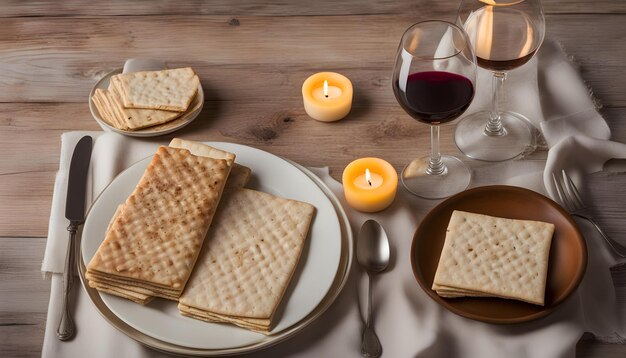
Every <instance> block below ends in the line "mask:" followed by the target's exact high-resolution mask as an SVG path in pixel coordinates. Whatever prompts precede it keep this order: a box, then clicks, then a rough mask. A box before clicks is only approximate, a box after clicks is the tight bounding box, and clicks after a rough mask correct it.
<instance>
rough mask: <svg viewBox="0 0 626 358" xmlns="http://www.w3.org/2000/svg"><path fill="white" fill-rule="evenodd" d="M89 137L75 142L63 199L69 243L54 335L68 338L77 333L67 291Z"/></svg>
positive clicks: (80, 220)
mask: <svg viewBox="0 0 626 358" xmlns="http://www.w3.org/2000/svg"><path fill="white" fill-rule="evenodd" d="M91 146H92V139H91V137H90V136H84V137H82V138H81V139H80V140H79V141H78V144H76V147H75V148H74V153H73V154H72V162H71V163H70V175H69V179H68V183H67V199H66V200H65V217H66V218H67V219H68V220H69V221H70V225H69V226H68V227H67V231H69V232H70V234H69V243H68V245H67V256H66V257H65V271H64V272H63V310H62V311H61V320H60V321H59V328H58V329H57V337H58V338H59V339H60V340H62V341H67V340H69V339H71V338H72V337H74V333H75V332H76V329H75V326H74V320H73V319H72V312H71V310H70V294H71V292H72V284H73V283H74V270H75V269H76V258H75V257H76V255H75V247H76V231H77V230H78V227H79V226H80V225H82V224H83V222H84V221H85V191H86V189H87V173H88V170H89V161H90V160H91Z"/></svg>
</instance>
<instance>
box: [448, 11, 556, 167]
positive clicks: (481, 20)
mask: <svg viewBox="0 0 626 358" xmlns="http://www.w3.org/2000/svg"><path fill="white" fill-rule="evenodd" d="M457 24H458V25H459V26H463V27H464V29H465V31H466V32H467V34H468V36H469V38H470V41H471V42H472V45H473V47H474V51H475V53H476V58H477V61H478V66H480V67H482V68H484V69H487V70H490V71H491V72H492V73H493V79H492V84H493V85H492V87H493V89H492V101H491V106H492V107H491V111H481V112H477V113H473V114H471V115H468V116H466V117H465V118H463V119H462V120H461V121H460V122H459V123H458V124H457V127H456V130H455V134H454V140H455V143H456V145H457V147H458V148H459V150H461V152H463V154H465V155H467V156H468V157H470V158H474V159H480V160H485V161H492V162H498V161H503V160H508V159H512V158H515V157H517V156H518V155H520V154H522V153H524V152H525V151H526V150H527V149H528V148H534V137H533V132H532V125H531V124H530V121H529V120H528V119H527V118H526V117H524V116H523V115H521V114H519V113H515V112H511V111H502V110H501V109H500V108H499V103H498V102H499V99H500V97H501V95H502V91H503V86H504V80H505V79H506V71H509V70H512V69H514V68H517V67H519V66H521V65H523V64H525V63H526V62H528V61H529V60H530V59H531V58H532V57H533V55H534V54H535V53H536V52H537V49H539V46H540V45H541V43H542V42H543V37H544V33H545V20H544V16H543V10H542V8H541V3H540V2H539V0H516V1H511V0H509V1H506V0H498V1H495V0H463V1H462V2H461V6H460V8H459V14H458V19H457Z"/></svg>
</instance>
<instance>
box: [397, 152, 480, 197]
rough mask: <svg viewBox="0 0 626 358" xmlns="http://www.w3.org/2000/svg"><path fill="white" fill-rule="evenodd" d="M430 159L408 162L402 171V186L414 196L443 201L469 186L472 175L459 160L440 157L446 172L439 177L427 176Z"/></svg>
mask: <svg viewBox="0 0 626 358" xmlns="http://www.w3.org/2000/svg"><path fill="white" fill-rule="evenodd" d="M429 160H430V157H424V158H418V159H415V160H414V161H412V162H410V163H409V164H408V165H407V166H406V167H404V170H403V171H402V176H401V179H402V184H403V185H404V187H405V188H406V189H407V190H408V191H409V192H411V193H412V194H414V195H417V196H419V197H422V198H426V199H443V198H447V197H449V196H451V195H454V194H456V193H459V192H461V191H463V190H465V189H467V187H468V186H469V183H470V179H471V177H472V174H471V172H470V170H469V168H468V167H467V166H466V165H465V164H463V162H462V161H461V160H459V159H458V158H455V157H453V156H449V155H442V156H441V160H442V161H443V164H444V165H445V166H446V170H445V171H444V172H443V174H441V175H432V174H428V173H427V172H426V170H427V169H428V161H429Z"/></svg>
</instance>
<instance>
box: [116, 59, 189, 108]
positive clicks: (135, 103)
mask: <svg viewBox="0 0 626 358" xmlns="http://www.w3.org/2000/svg"><path fill="white" fill-rule="evenodd" d="M111 83H112V84H113V85H114V86H115V87H116V89H117V90H118V92H119V94H120V96H121V97H122V100H123V102H124V107H126V108H147V109H163V110H168V111H177V112H185V111H186V110H187V108H188V107H189V104H190V103H191V100H192V99H193V98H194V96H195V95H196V92H198V86H200V79H199V78H198V76H197V75H196V73H195V72H194V71H193V69H192V68H191V67H185V68H176V69H171V70H161V71H143V72H133V73H121V74H119V75H115V76H112V77H111Z"/></svg>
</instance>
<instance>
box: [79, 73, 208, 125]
mask: <svg viewBox="0 0 626 358" xmlns="http://www.w3.org/2000/svg"><path fill="white" fill-rule="evenodd" d="M118 73H122V69H121V68H118V69H115V70H113V71H111V72H109V73H107V74H106V75H105V76H104V77H102V78H101V79H100V80H99V81H98V82H97V83H96V84H95V85H94V86H93V88H92V89H91V92H89V110H90V111H91V115H92V116H93V118H94V119H95V120H96V122H98V124H99V125H100V127H101V128H102V130H104V131H113V132H116V133H120V134H123V135H127V136H131V137H156V136H160V135H164V134H168V133H172V132H174V131H177V130H179V129H181V128H183V127H184V126H186V125H188V124H189V123H191V122H192V121H193V120H194V119H196V117H197V116H198V115H199V114H200V112H201V111H202V107H204V91H203V90H202V85H199V86H198V93H197V94H196V96H195V97H194V99H193V101H191V104H189V109H187V111H186V112H185V113H183V114H182V115H181V116H180V117H178V118H176V119H174V120H173V121H171V122H167V123H163V124H159V125H156V126H153V127H148V128H144V129H139V130H136V131H125V130H122V129H118V128H115V127H113V126H112V125H109V124H108V123H107V122H106V121H105V120H104V119H102V116H101V115H100V112H99V111H98V108H97V107H96V106H95V105H94V104H93V101H92V100H91V98H92V97H93V94H94V92H95V91H96V89H97V88H100V89H107V88H109V80H110V79H111V76H113V75H117V74H118Z"/></svg>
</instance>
